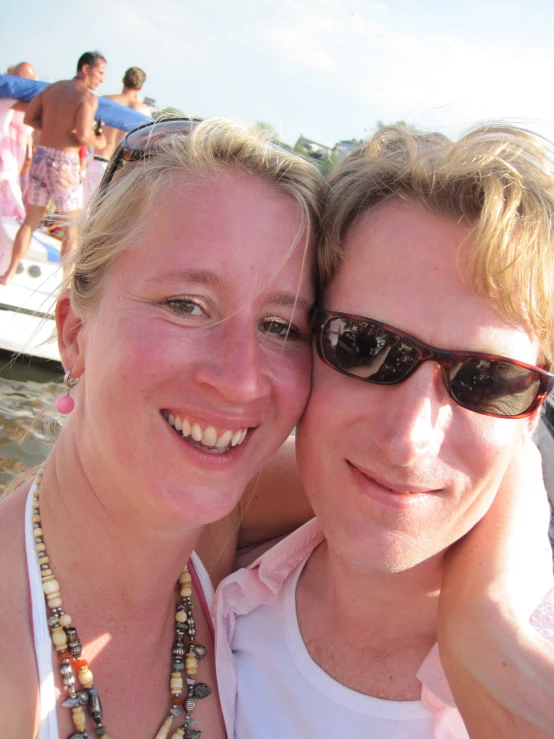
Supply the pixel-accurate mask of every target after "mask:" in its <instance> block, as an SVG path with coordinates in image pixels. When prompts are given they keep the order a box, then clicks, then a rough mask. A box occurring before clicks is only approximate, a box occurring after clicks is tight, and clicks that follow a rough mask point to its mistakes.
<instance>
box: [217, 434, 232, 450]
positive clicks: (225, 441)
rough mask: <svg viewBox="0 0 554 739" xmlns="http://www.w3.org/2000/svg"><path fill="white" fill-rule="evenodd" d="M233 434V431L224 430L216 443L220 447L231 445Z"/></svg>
mask: <svg viewBox="0 0 554 739" xmlns="http://www.w3.org/2000/svg"><path fill="white" fill-rule="evenodd" d="M232 436H233V432H232V431H224V432H223V433H222V434H221V436H220V437H219V439H218V440H217V441H216V443H215V445H216V447H217V448H218V449H223V447H225V446H229V442H230V441H231V437H232Z"/></svg>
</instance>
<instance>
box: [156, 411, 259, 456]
mask: <svg viewBox="0 0 554 739" xmlns="http://www.w3.org/2000/svg"><path fill="white" fill-rule="evenodd" d="M166 418H167V421H168V423H169V424H170V425H171V426H174V427H175V429H176V430H177V431H180V432H181V434H182V436H184V437H185V438H186V437H187V436H192V438H193V439H194V441H199V442H200V443H202V444H203V445H204V446H207V447H215V448H216V449H225V447H228V446H229V445H231V446H232V447H235V446H239V444H242V442H243V441H244V440H245V439H246V435H247V433H248V429H247V428H245V429H237V431H231V430H229V429H227V430H226V431H222V432H221V436H219V437H218V435H217V430H216V429H215V427H214V426H208V427H207V428H206V429H205V430H204V431H203V430H202V428H201V426H200V424H199V423H195V424H193V425H192V426H191V424H190V421H188V420H187V419H186V418H183V419H181V417H180V416H174V415H173V414H172V413H169V412H167V416H166Z"/></svg>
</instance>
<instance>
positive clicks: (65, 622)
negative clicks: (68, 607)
mask: <svg viewBox="0 0 554 739" xmlns="http://www.w3.org/2000/svg"><path fill="white" fill-rule="evenodd" d="M71 620H72V619H71V616H70V615H69V613H64V614H63V616H60V618H59V622H60V626H70V625H71Z"/></svg>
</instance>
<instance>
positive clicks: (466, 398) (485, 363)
mask: <svg viewBox="0 0 554 739" xmlns="http://www.w3.org/2000/svg"><path fill="white" fill-rule="evenodd" d="M449 374H450V388H451V391H452V395H453V397H454V398H455V399H456V400H458V401H459V402H460V403H461V404H462V405H463V406H465V407H466V408H469V409H471V410H474V411H477V412H478V413H492V414H494V415H498V416H519V415H520V413H525V411H526V410H527V409H528V408H530V407H531V405H532V403H533V401H534V400H535V398H536V397H537V394H538V393H539V390H540V384H541V383H540V377H539V375H538V374H537V373H536V372H533V370H529V369H527V368H525V367H519V366H518V365H517V364H512V363H511V362H502V361H501V360H498V359H482V358H470V359H466V360H463V361H461V362H457V363H456V364H455V365H454V366H452V367H451V368H450V373H449Z"/></svg>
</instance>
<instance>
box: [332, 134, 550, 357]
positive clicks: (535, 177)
mask: <svg viewBox="0 0 554 739" xmlns="http://www.w3.org/2000/svg"><path fill="white" fill-rule="evenodd" d="M553 171H554V170H553V167H552V156H551V150H550V145H549V144H548V143H547V142H546V141H544V140H542V139H540V138H539V137H537V136H535V135H534V134H532V133H531V132H529V131H526V130H524V129H520V128H517V127H513V126H504V125H488V126H481V127H479V128H476V129H474V130H472V131H470V132H469V133H468V134H467V135H465V136H464V137H463V138H461V139H460V140H459V141H456V142H451V141H450V140H449V139H447V138H446V137H445V136H442V135H441V134H434V133H424V132H418V131H414V130H412V129H411V128H408V127H406V126H399V127H391V128H385V129H383V130H381V131H379V132H378V133H376V134H375V135H374V136H373V137H372V138H370V139H369V140H368V141H366V142H365V144H363V146H361V147H360V149H359V150H357V151H356V152H354V153H353V154H351V155H350V156H349V157H348V158H347V159H345V160H344V161H343V162H341V163H340V164H339V166H338V167H337V168H336V170H335V171H334V172H333V173H332V174H331V175H330V177H329V179H328V182H327V184H326V187H325V192H324V197H323V206H322V207H323V216H322V237H323V246H322V248H321V249H320V250H319V252H318V276H319V281H320V286H321V288H322V289H324V288H325V287H326V286H327V285H328V284H329V283H330V282H331V280H332V279H333V277H334V275H335V274H336V271H337V269H338V267H339V264H340V261H341V258H342V255H343V252H344V239H345V236H346V234H347V232H348V231H349V229H350V228H351V226H352V224H353V222H354V221H355V219H356V218H357V216H359V215H360V214H362V213H364V212H366V211H367V210H368V209H370V208H372V207H375V206H376V205H378V204H380V203H383V202H384V201H386V200H389V199H391V198H402V199H409V200H412V201H414V202H416V203H418V204H420V205H422V206H423V207H425V208H427V209H428V210H430V211H432V212H434V213H439V214H442V215H445V216H447V217H450V218H452V219H455V220H464V221H465V222H467V224H468V226H469V229H470V235H471V243H470V247H469V254H468V256H469V262H470V267H471V269H472V272H473V280H474V289H475V290H476V292H477V293H478V294H480V295H483V296H485V297H487V298H490V299H491V300H492V301H493V302H494V303H495V305H496V306H497V309H498V310H499V311H500V313H501V314H502V315H504V316H505V317H506V318H507V319H508V320H509V321H511V322H513V323H515V324H517V325H525V326H526V327H528V328H529V329H530V330H531V331H532V332H533V333H534V334H535V335H536V336H537V338H538V339H539V342H540V344H541V348H542V352H543V355H544V358H545V359H546V362H547V363H548V365H549V366H552V365H553V364H554V177H553ZM368 259H371V256H368Z"/></svg>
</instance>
